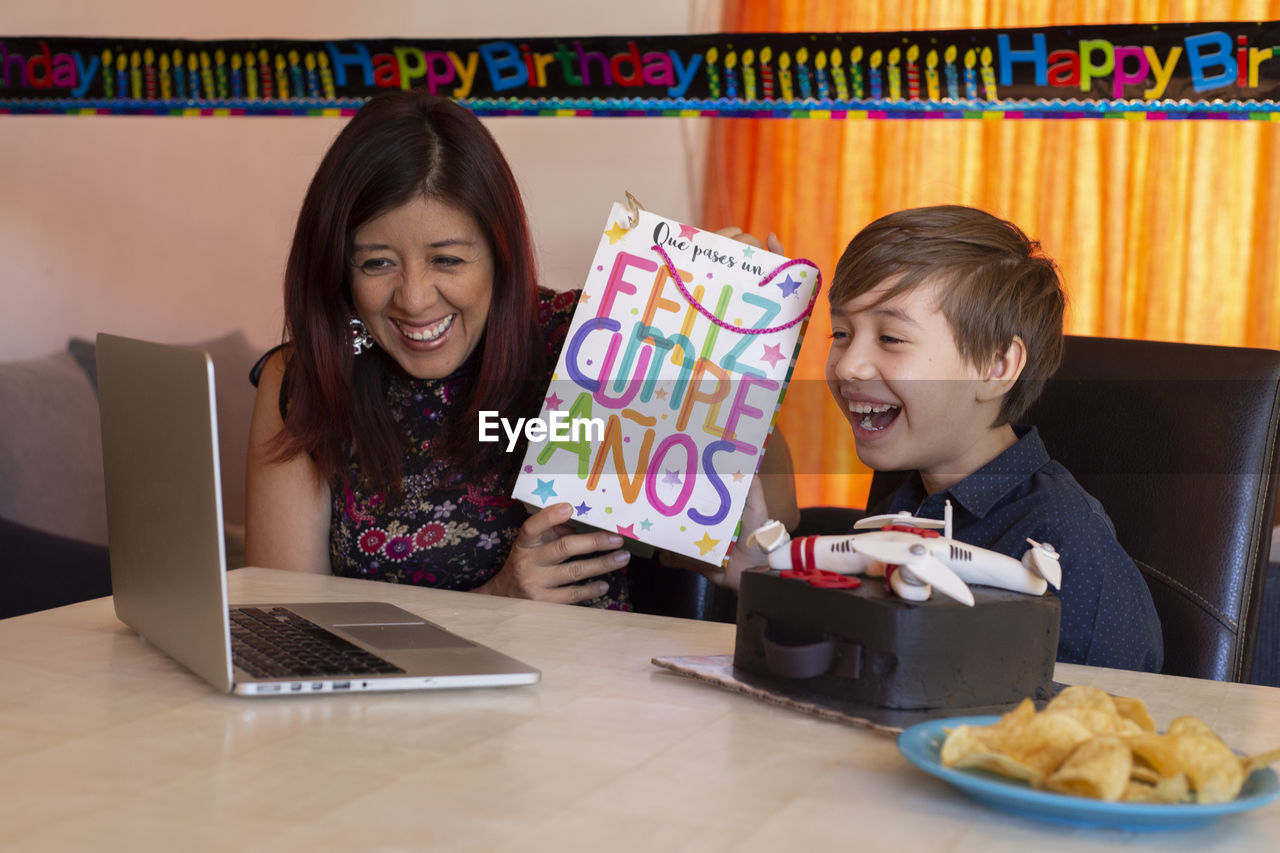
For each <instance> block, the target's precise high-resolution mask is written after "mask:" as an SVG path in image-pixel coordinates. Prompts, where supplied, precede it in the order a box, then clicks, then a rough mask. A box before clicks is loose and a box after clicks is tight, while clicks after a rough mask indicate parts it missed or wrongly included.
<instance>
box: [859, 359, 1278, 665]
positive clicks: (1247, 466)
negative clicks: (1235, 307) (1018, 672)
mask: <svg viewBox="0 0 1280 853" xmlns="http://www.w3.org/2000/svg"><path fill="white" fill-rule="evenodd" d="M1025 420H1026V422H1027V423H1032V424H1035V425H1036V426H1037V427H1038V428H1039V430H1040V434H1041V435H1042V437H1043V438H1044V442H1045V446H1046V447H1047V448H1048V450H1049V454H1050V455H1051V456H1052V457H1053V458H1055V459H1057V460H1058V461H1059V462H1061V463H1062V464H1063V465H1065V466H1066V467H1067V469H1068V470H1069V471H1071V473H1072V474H1074V475H1075V477H1076V479H1077V480H1079V481H1080V484H1081V485H1083V486H1084V488H1085V489H1086V490H1087V491H1089V492H1090V493H1091V494H1093V495H1094V497H1096V498H1097V499H1098V500H1099V501H1101V502H1102V505H1103V506H1104V507H1105V508H1106V510H1107V514H1108V515H1110V516H1111V520H1112V521H1113V522H1115V526H1116V535H1117V538H1118V539H1119V540H1120V544H1121V545H1122V546H1123V547H1124V549H1125V550H1126V551H1128V553H1129V555H1130V556H1131V557H1132V558H1133V559H1134V561H1135V562H1136V563H1137V564H1138V568H1139V569H1140V570H1141V571H1142V573H1143V575H1144V577H1145V578H1146V580H1147V585H1148V586H1149V587H1150V588H1151V597H1152V598H1153V599H1154V601H1155V605H1156V610H1157V611H1158V612H1159V614H1160V621H1161V626H1162V628H1163V632H1164V670H1163V671H1164V672H1165V673H1168V674H1171V675H1187V676H1193V677H1197V678H1212V679H1216V680H1219V681H1249V680H1250V676H1251V674H1252V672H1253V670H1252V664H1253V658H1254V652H1255V641H1256V639H1257V636H1258V627H1259V621H1260V619H1261V618H1262V617H1263V613H1262V601H1263V586H1264V582H1265V579H1266V574H1267V559H1268V551H1269V549H1270V535H1271V526H1272V519H1273V517H1274V514H1275V509H1276V492H1277V477H1278V476H1280V452H1278V448H1277V432H1278V424H1280V352H1276V351H1273V350H1265V349H1246V348H1235V347H1214V346H1200V345H1195V344H1176V343H1160V342H1154V341H1134V340H1119V339H1112V338H1086V337H1074V336H1068V337H1067V341H1066V352H1065V355H1064V358H1063V363H1062V367H1061V368H1060V369H1059V370H1058V372H1057V374H1055V375H1054V377H1053V378H1052V379H1051V380H1050V381H1049V382H1047V383H1046V384H1045V388H1044V392H1043V393H1042V395H1041V397H1040V399H1039V400H1038V401H1037V402H1036V404H1035V406H1034V407H1033V408H1032V410H1031V411H1030V412H1029V413H1028V415H1027V417H1026V418H1025ZM900 480H901V475H894V474H881V473H877V474H876V476H875V477H874V478H873V480H872V485H871V497H870V499H869V501H868V505H869V506H874V505H875V504H876V502H877V501H878V500H879V499H880V498H882V497H883V496H884V495H886V494H888V493H889V492H890V491H892V489H893V488H895V487H896V485H897V483H898V482H900ZM1267 617H1268V618H1277V617H1280V614H1267ZM1262 653H1263V654H1266V655H1275V654H1280V649H1264V650H1262Z"/></svg>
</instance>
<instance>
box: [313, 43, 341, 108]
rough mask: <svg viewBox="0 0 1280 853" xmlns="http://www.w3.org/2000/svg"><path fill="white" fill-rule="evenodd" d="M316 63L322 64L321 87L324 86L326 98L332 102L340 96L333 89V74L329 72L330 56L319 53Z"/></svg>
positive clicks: (317, 53) (322, 52)
mask: <svg viewBox="0 0 1280 853" xmlns="http://www.w3.org/2000/svg"><path fill="white" fill-rule="evenodd" d="M316 61H317V62H319V63H320V85H321V86H324V96H325V97H326V98H328V99H329V100H331V101H332V100H333V99H334V98H336V97H337V96H338V95H337V91H336V90H335V89H334V88H333V72H332V71H330V70H329V54H327V53H325V52H324V51H323V50H321V51H317V52H316Z"/></svg>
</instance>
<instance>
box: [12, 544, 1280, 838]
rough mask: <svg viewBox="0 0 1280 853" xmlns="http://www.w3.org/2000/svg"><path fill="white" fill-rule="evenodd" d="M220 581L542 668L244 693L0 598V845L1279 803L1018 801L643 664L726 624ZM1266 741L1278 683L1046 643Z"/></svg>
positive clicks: (1228, 733)
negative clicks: (469, 644) (981, 794)
mask: <svg viewBox="0 0 1280 853" xmlns="http://www.w3.org/2000/svg"><path fill="white" fill-rule="evenodd" d="M228 579H229V586H230V589H231V594H232V596H231V597H232V601H236V602H254V601H258V602H262V601H326V600H357V599H382V600H388V601H392V602H393V603H396V604H399V605H400V606H402V607H404V608H406V609H408V610H411V611H414V612H416V613H418V614H420V615H422V616H424V617H426V618H428V619H431V620H433V621H436V622H438V623H440V624H442V625H444V626H445V627H447V628H449V629H451V630H453V631H456V632H457V633H460V634H462V635H464V636H466V637H469V638H471V639H474V640H477V641H479V642H482V643H485V644H487V645H491V646H493V647H495V648H497V649H499V650H502V651H505V652H507V653H509V654H512V655H513V656H515V657H518V658H520V659H522V660H524V661H526V662H528V663H530V664H533V665H534V666H537V667H538V668H539V669H541V670H542V673H543V675H542V681H541V682H540V683H538V684H536V685H531V686H523V687H507V688H486V689H471V690H449V691H427V692H419V693H393V694H367V693H365V694H345V695H338V696H332V695H322V696H286V697H280V698H276V697H271V698H246V697H234V696H228V695H223V694H220V693H217V692H215V691H214V690H213V689H212V688H210V687H209V686H208V685H207V684H206V683H205V682H203V681H201V680H199V679H198V678H196V677H195V676H193V675H191V674H190V673H189V672H187V671H186V670H185V669H183V668H182V667H180V666H179V665H177V664H176V663H174V662H172V661H171V660H170V659H169V658H167V657H166V656H164V655H163V654H161V653H160V652H159V651H157V650H155V649H153V648H150V647H148V646H147V644H146V643H145V641H143V640H141V639H140V638H139V637H138V636H137V635H135V634H134V633H133V632H132V631H130V630H129V629H128V628H127V627H126V626H124V625H123V624H121V623H120V622H118V621H117V620H116V618H115V615H114V613H113V611H112V607H111V600H110V599H99V600H96V601H90V602H83V603H81V604H76V605H72V606H70V607H63V608H59V609H57V610H50V611H45V612H42V613H36V614H31V615H28V616H21V617H17V618H14V619H8V620H2V621H0V847H7V848H13V849H19V848H20V849H24V850H25V849H39V850H42V851H43V850H83V849H95V850H116V849H119V850H125V849H128V850H138V849H141V850H171V849H181V850H183V851H184V853H190V851H199V850H206V849H207V850H227V849H235V850H268V849H270V850H311V849H322V850H329V849H361V850H417V849H438V850H448V851H470V850H513V851H515V850H519V851H526V850H563V851H575V850H583V851H588V850H589V851H598V850H602V849H603V850H609V851H611V853H612V852H613V851H626V850H662V851H681V850H691V851H719V850H742V851H779V850H800V851H805V853H817V851H824V850H840V851H850V850H857V851H874V850H894V851H901V850H918V849H919V850H923V849H927V850H956V851H969V850H972V851H981V853H993V851H1003V850H1009V851H1020V853H1025V851H1034V853H1040V851H1047V850H1073V851H1074V850H1082V849H1120V848H1121V846H1123V847H1124V849H1126V850H1141V849H1152V850H1156V849H1159V850H1162V851H1163V850H1196V851H1202V850H1209V849H1212V850H1214V851H1226V850H1272V849H1275V848H1276V846H1277V843H1278V842H1277V839H1280V803H1272V804H1270V805H1268V806H1265V807H1263V808H1261V809H1258V810H1255V811H1252V812H1249V813H1245V814H1240V815H1232V816H1228V817H1225V818H1223V819H1221V820H1219V821H1217V822H1215V823H1212V824H1210V825H1208V826H1205V827H1198V828H1195V829H1189V830H1180V831H1176V832H1158V833H1129V832H1124V831H1120V830H1112V829H1081V828H1072V827H1061V826H1055V825H1053V824H1045V823H1038V822H1035V821H1031V820H1028V819H1024V818H1020V817H1016V816H1012V815H1008V814H1005V813H1003V812H999V811H995V810H992V809H990V808H987V807H985V806H982V805H980V804H978V803H975V802H973V801H971V800H969V799H967V798H966V797H964V796H963V795H962V794H960V793H959V792H957V791H956V790H954V789H952V788H951V787H950V786H948V785H947V784H945V783H944V782H941V781H938V780H936V779H934V778H933V777H931V776H928V775H926V774H924V773H922V772H921V771H919V770H917V769H916V768H915V767H913V766H912V765H910V764H909V763H908V762H907V761H906V760H905V759H904V758H902V757H901V755H900V754H899V753H898V750H897V746H896V743H895V741H894V739H893V738H891V737H888V736H885V735H883V734H877V733H875V732H872V731H869V730H866V729H861V728H856V727H853V726H849V725H842V724H840V723H835V722H829V721H826V720H821V719H818V718H816V717H810V716H807V715H805V714H803V713H799V712H797V711H794V710H790V709H787V708H782V707H778V706H775V705H771V704H768V703H765V702H762V701H759V700H756V699H752V698H750V697H747V696H742V695H738V694H736V693H733V692H730V691H727V690H722V689H719V688H716V687H714V686H711V685H707V684H703V683H700V682H697V681H693V680H691V679H687V678H683V677H681V676H679V675H675V674H672V673H669V672H666V671H664V670H661V669H658V668H656V667H654V666H653V665H652V664H651V663H650V659H651V658H653V657H655V656H666V655H718V654H728V653H730V652H731V651H732V647H733V632H734V627H733V626H732V625H727V624H720V623H710V622H696V621H691V620H683V619H669V618H664V617H657V616H647V615H641V614H631V613H616V612H607V611H599V610H592V609H587V608H580V607H569V606H564V605H552V604H540V603H534V602H526V601H514V600H509V599H501V598H492V597H489V596H484V595H475V594H471V593H457V592H443V591H439V590H427V589H419V588H413V587H401V586H396V585H392V584H381V583H379V584H376V585H374V584H373V583H372V582H368V581H358V580H346V579H341V578H333V577H324V576H319V575H305V574H292V573H287V572H278V571H272V570H269V569H241V570H237V571H234V572H231V573H230V574H229V576H228ZM1057 679H1058V680H1059V681H1063V682H1066V683H1087V684H1094V685H1096V686H1098V687H1101V688H1104V689H1106V690H1109V691H1111V692H1113V693H1121V694H1127V695H1134V696H1140V697H1142V698H1143V699H1144V700H1146V702H1147V703H1148V705H1149V707H1150V708H1151V711H1152V714H1153V716H1154V717H1155V718H1156V722H1157V725H1159V726H1161V727H1163V726H1164V725H1165V724H1167V723H1168V721H1169V720H1170V719H1172V718H1173V717H1174V716H1177V715H1178V714H1182V713H1195V714H1197V715H1200V716H1203V717H1204V718H1205V719H1206V720H1207V721H1209V722H1210V723H1211V724H1212V725H1213V726H1214V727H1215V728H1216V729H1217V730H1218V731H1219V732H1220V734H1222V736H1223V737H1224V739H1225V740H1226V741H1227V742H1228V743H1229V744H1231V745H1232V746H1234V747H1236V748H1238V749H1241V750H1243V751H1245V752H1256V751H1262V750H1263V749H1266V748H1270V747H1275V746H1280V689H1276V688H1268V687H1256V686H1252V685H1244V684H1229V683H1221V682H1213V681H1202V680H1197V679H1187V678H1175V677H1170V676H1158V675H1149V674H1140V673H1130V672H1122V671H1118V670H1105V669H1094V668H1090V667H1079V666H1067V665H1059V667H1058V669H1057Z"/></svg>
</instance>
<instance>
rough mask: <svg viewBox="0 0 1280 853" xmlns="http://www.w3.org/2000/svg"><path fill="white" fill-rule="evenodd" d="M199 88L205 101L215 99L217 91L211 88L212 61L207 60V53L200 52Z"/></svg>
mask: <svg viewBox="0 0 1280 853" xmlns="http://www.w3.org/2000/svg"><path fill="white" fill-rule="evenodd" d="M200 88H201V91H203V92H204V96H205V98H207V99H210V100H211V99H213V98H216V97H217V95H218V90H217V89H215V88H214V86H213V60H212V59H210V58H209V51H207V50H202V51H200Z"/></svg>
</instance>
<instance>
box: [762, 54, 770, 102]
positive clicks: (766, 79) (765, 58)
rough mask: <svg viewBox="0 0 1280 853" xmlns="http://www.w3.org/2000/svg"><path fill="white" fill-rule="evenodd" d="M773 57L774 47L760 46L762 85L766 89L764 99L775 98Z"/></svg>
mask: <svg viewBox="0 0 1280 853" xmlns="http://www.w3.org/2000/svg"><path fill="white" fill-rule="evenodd" d="M772 58H773V48H771V47H762V48H760V87H761V88H762V89H764V99H765V100H766V101H771V100H773V66H771V65H770V64H769V60H770V59H772Z"/></svg>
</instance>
